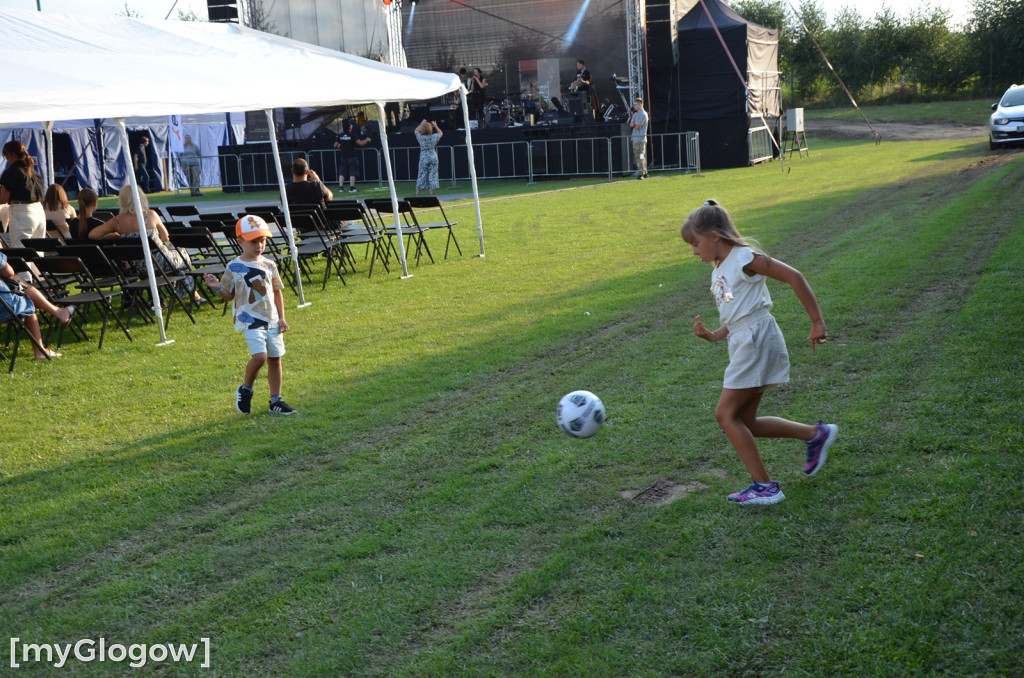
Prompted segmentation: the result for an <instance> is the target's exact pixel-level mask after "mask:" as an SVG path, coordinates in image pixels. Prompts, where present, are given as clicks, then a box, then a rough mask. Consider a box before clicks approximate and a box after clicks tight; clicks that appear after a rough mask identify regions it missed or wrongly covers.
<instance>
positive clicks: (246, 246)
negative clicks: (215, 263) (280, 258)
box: [203, 215, 295, 415]
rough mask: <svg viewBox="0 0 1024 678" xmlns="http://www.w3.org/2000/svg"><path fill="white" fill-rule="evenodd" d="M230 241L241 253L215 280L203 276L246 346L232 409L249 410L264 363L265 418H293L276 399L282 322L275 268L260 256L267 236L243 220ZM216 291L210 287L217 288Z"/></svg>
mask: <svg viewBox="0 0 1024 678" xmlns="http://www.w3.org/2000/svg"><path fill="white" fill-rule="evenodd" d="M235 236H236V237H237V238H238V244H239V246H241V248H242V253H241V254H240V255H239V256H238V257H236V258H235V259H233V260H232V261H231V262H229V263H228V267H227V270H226V271H225V272H224V275H223V276H222V277H221V279H220V280H217V276H215V275H213V274H212V273H207V274H206V275H205V276H203V279H204V280H205V281H206V284H207V285H209V286H210V287H211V289H213V290H214V291H215V292H217V294H219V295H220V296H221V298H222V299H230V300H231V306H232V316H233V317H234V321H235V330H237V331H239V332H242V336H243V337H245V341H246V343H247V344H248V345H249V353H250V355H251V357H250V358H249V363H248V364H247V365H246V366H245V380H244V382H243V383H242V385H241V386H239V387H238V391H237V392H236V400H235V408H236V409H237V410H238V411H239V412H241V413H242V414H249V413H250V412H251V411H252V387H253V384H254V383H255V382H256V377H257V376H258V375H259V373H260V370H261V369H262V368H263V364H264V363H266V364H267V383H268V384H269V386H270V413H271V414H286V415H287V414H295V410H294V409H292V408H291V407H289V406H288V404H287V403H286V402H285V401H284V400H283V399H282V398H281V382H282V370H281V356H283V355H284V338H283V337H282V336H281V335H282V334H283V333H285V332H287V331H288V329H289V328H288V323H287V322H286V321H285V319H284V299H283V297H282V295H281V290H283V289H284V283H283V282H281V276H280V274H279V273H278V271H277V265H276V264H274V262H273V261H270V260H269V259H266V258H265V257H264V256H263V250H264V249H265V248H266V246H267V238H269V237H271V234H270V229H269V228H268V227H267V223H266V222H265V221H263V219H261V218H260V217H257V216H252V215H246V216H244V217H242V218H241V219H239V220H238V222H237V223H236V224H235ZM218 284H219V287H214V285H218Z"/></svg>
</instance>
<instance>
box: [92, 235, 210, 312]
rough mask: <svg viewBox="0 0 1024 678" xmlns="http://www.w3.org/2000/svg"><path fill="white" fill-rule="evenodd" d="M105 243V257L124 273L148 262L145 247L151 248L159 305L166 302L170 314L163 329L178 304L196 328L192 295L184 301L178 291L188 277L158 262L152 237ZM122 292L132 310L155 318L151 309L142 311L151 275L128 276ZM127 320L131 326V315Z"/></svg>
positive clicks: (121, 239)
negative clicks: (138, 264) (138, 263)
mask: <svg viewBox="0 0 1024 678" xmlns="http://www.w3.org/2000/svg"><path fill="white" fill-rule="evenodd" d="M103 243H104V244H103V252H104V254H106V255H107V257H108V258H109V259H110V261H111V262H112V263H113V264H114V265H115V266H117V267H118V269H119V270H122V271H128V270H130V269H131V268H133V267H134V266H135V264H136V262H140V261H145V257H146V255H145V250H143V247H147V246H148V247H149V248H150V257H151V261H152V262H153V275H154V277H155V278H156V288H157V295H158V297H159V299H158V302H161V301H162V302H165V305H166V307H167V315H166V316H165V317H164V329H167V327H169V326H170V322H171V315H173V313H174V305H175V303H177V304H178V305H179V306H181V310H183V311H184V312H185V315H187V316H188V319H189V320H191V321H192V324H193V325H195V323H196V319H195V318H194V317H193V316H192V311H191V309H190V308H189V307H190V306H191V304H192V296H191V294H185V296H186V298H185V299H182V298H181V296H179V293H180V290H179V289H178V288H179V287H180V285H181V284H182V283H183V282H184V281H185V279H186V278H187V276H185V275H183V274H179V273H177V272H172V273H168V272H167V271H164V270H163V268H162V267H161V266H160V265H159V264H158V262H157V261H156V254H155V252H154V250H155V249H156V248H154V247H153V246H152V245H151V244H150V240H149V238H146V239H142V238H118V239H117V240H105V241H103ZM122 289H123V290H124V293H125V296H127V297H130V298H131V299H132V300H133V303H132V305H131V308H132V309H133V310H136V311H138V312H139V313H140V315H147V316H149V317H152V316H151V315H149V311H148V310H146V311H144V312H143V309H144V307H145V303H144V302H143V301H142V299H143V298H144V297H145V296H146V294H148V293H150V292H151V290H150V287H149V277H148V276H134V275H131V276H130V277H126V279H125V282H124V284H123V286H122ZM128 320H129V324H131V316H129V318H128Z"/></svg>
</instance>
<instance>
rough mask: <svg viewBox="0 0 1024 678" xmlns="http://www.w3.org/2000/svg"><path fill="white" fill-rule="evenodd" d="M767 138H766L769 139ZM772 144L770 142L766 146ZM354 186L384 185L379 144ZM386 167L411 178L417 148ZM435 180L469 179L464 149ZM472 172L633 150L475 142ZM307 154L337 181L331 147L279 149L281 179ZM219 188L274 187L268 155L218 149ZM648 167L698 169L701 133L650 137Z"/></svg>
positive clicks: (618, 155) (618, 141)
mask: <svg viewBox="0 0 1024 678" xmlns="http://www.w3.org/2000/svg"><path fill="white" fill-rule="evenodd" d="M769 143H770V142H769ZM769 149H770V146H769ZM358 152H359V159H360V170H361V173H360V174H361V176H360V178H359V181H360V183H362V184H363V185H365V184H367V183H375V184H376V185H377V187H378V188H383V186H384V181H385V177H386V173H385V167H384V160H383V156H382V154H381V151H380V149H376V148H362V149H359V151H358ZM390 152H391V168H392V171H393V172H394V176H395V181H403V182H406V181H413V182H414V181H416V175H417V170H418V166H419V152H420V149H419V146H399V147H391V148H390ZM437 155H438V177H439V179H440V181H441V182H442V183H449V184H450V185H451V186H452V187H453V188H454V187H455V186H456V185H457V182H458V181H466V180H468V179H469V178H470V172H469V159H468V157H467V154H466V150H465V148H464V147H463V146H442V147H440V148H438V149H437ZM473 156H474V160H475V163H476V174H477V177H478V178H480V179H525V180H526V181H527V182H528V183H533V182H534V181H536V180H537V179H549V178H566V177H577V176H603V175H607V177H608V181H613V180H614V178H615V177H616V176H624V175H628V174H633V173H634V172H635V171H636V170H635V167H634V166H633V152H632V145H631V142H630V138H629V137H628V136H614V137H584V138H566V139H552V138H546V139H532V140H524V141H506V142H496V143H485V144H473ZM296 158H305V159H306V160H307V161H308V162H309V165H310V167H312V168H313V169H315V170H316V171H317V173H318V174H319V175H320V177H321V179H322V180H323V181H324V182H325V183H328V184H330V185H337V184H338V179H339V177H338V169H339V167H340V166H341V161H342V156H341V152H340V151H337V150H334V149H324V150H320V149H315V150H309V151H303V150H285V151H281V153H280V163H281V166H282V167H283V168H284V170H285V180H286V181H289V180H290V174H291V165H292V163H293V162H294V161H295V160H296ZM220 163H221V173H220V174H221V186H222V188H224V189H225V190H227V191H229V192H232V191H239V192H245V191H247V190H249V191H253V190H268V189H273V188H276V187H277V168H276V167H275V166H274V158H273V154H272V153H268V152H260V153H242V154H223V155H221V156H220ZM647 171H648V172H659V171H682V172H685V173H687V174H689V173H691V172H692V173H696V174H698V175H699V174H700V171H701V169H700V135H699V134H698V133H697V132H678V133H670V134H652V135H650V136H649V137H648V141H647Z"/></svg>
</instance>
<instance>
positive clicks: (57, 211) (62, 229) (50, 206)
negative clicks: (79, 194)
mask: <svg viewBox="0 0 1024 678" xmlns="http://www.w3.org/2000/svg"><path fill="white" fill-rule="evenodd" d="M43 214H44V215H46V220H47V221H49V222H51V223H52V224H53V225H54V226H56V227H57V229H56V230H53V229H50V230H49V231H48V232H47V235H49V236H50V237H51V238H59V239H60V240H61V241H64V240H67V239H68V238H70V237H71V227H70V225H69V224H68V220H69V219H77V218H78V212H76V211H75V208H74V207H72V206H71V203H70V202H68V194H67V192H66V191H65V190H64V187H63V186H61V185H60V184H50V187H49V188H48V189H46V195H45V196H44V197H43Z"/></svg>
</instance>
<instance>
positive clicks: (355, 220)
mask: <svg viewBox="0 0 1024 678" xmlns="http://www.w3.org/2000/svg"><path fill="white" fill-rule="evenodd" d="M325 215H326V216H327V219H328V221H329V222H330V223H332V224H335V228H337V229H338V241H339V242H340V243H341V244H342V245H343V247H344V251H343V255H344V256H346V257H347V258H348V260H349V262H350V265H351V266H352V271H353V272H355V257H354V256H353V255H352V246H354V245H365V246H366V253H365V254H364V255H363V259H366V258H367V257H369V259H370V273H369V275H368V276H367V277H370V276H372V275H373V264H374V261H380V263H381V266H383V267H384V271H385V272H386V273H390V272H391V270H390V269H389V268H388V262H387V257H386V252H385V246H386V243H385V241H384V236H383V235H382V234H381V231H379V230H378V229H376V228H374V226H373V222H372V221H371V220H370V219H369V218H368V217H367V216H366V213H365V212H364V211H363V210H362V209H360V208H359V207H358V206H352V207H342V206H336V205H333V204H331V205H328V206H327V209H326V210H325Z"/></svg>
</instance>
